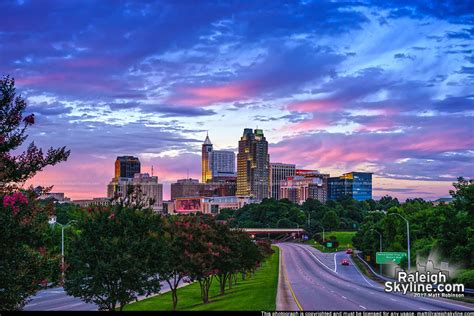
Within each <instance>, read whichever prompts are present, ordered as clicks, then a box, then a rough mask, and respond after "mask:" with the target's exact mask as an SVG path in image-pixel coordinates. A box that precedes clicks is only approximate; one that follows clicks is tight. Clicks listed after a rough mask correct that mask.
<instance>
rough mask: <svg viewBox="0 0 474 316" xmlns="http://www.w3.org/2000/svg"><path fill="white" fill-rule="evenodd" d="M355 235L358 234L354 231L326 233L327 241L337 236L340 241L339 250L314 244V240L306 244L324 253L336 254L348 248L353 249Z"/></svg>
mask: <svg viewBox="0 0 474 316" xmlns="http://www.w3.org/2000/svg"><path fill="white" fill-rule="evenodd" d="M355 234H356V232H354V231H352V232H339V231H334V232H325V234H324V237H325V238H326V239H329V236H336V238H337V240H338V241H339V247H338V248H326V247H324V246H323V245H321V244H320V243H314V240H313V239H310V240H308V241H306V243H307V244H308V245H311V246H313V247H314V248H316V249H318V250H320V251H322V252H336V251H340V250H344V249H347V248H352V237H354V235H355Z"/></svg>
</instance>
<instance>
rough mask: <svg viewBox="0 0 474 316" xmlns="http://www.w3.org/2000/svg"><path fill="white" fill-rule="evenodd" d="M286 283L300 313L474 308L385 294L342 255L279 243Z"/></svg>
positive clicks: (434, 300)
mask: <svg viewBox="0 0 474 316" xmlns="http://www.w3.org/2000/svg"><path fill="white" fill-rule="evenodd" d="M278 246H279V247H280V249H281V250H282V254H281V256H282V257H283V260H284V262H285V269H286V274H287V279H288V282H289V283H290V285H291V289H292V291H293V292H294V297H295V298H296V301H297V304H299V306H300V308H301V309H302V310H322V311H331V310H337V311H344V310H360V311H364V310H383V311H388V310H397V311H437V310H464V311H474V304H467V303H457V302H452V303H451V302H446V300H438V299H433V298H424V297H413V296H412V295H403V294H392V293H387V292H384V290H383V286H382V285H380V284H378V283H376V282H373V281H371V280H370V279H368V278H366V277H365V276H364V275H363V274H362V273H361V272H359V270H358V269H357V268H356V266H355V265H354V263H353V262H352V261H350V265H349V266H342V265H341V260H342V259H343V258H348V259H349V260H351V259H350V256H349V255H346V254H345V252H338V253H322V252H320V251H318V250H316V249H314V248H313V247H311V246H309V245H303V244H294V243H280V244H278Z"/></svg>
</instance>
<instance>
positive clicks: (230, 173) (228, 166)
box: [211, 150, 237, 179]
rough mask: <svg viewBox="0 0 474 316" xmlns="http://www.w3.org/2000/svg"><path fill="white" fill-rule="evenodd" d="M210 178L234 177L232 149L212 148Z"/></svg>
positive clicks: (233, 154)
mask: <svg viewBox="0 0 474 316" xmlns="http://www.w3.org/2000/svg"><path fill="white" fill-rule="evenodd" d="M211 170H212V178H213V179H215V178H220V177H236V176H237V174H236V173H235V153H234V152H233V151H225V150H213V151H212V153H211Z"/></svg>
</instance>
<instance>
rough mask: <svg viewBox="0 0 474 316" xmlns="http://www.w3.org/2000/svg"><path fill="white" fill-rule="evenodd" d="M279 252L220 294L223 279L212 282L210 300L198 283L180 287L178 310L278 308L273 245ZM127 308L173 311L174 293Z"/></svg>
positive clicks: (126, 307)
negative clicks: (206, 299)
mask: <svg viewBox="0 0 474 316" xmlns="http://www.w3.org/2000/svg"><path fill="white" fill-rule="evenodd" d="M272 248H273V250H274V251H275V253H274V254H273V255H272V256H271V257H270V258H268V259H267V260H265V261H264V262H263V263H262V266H261V267H260V268H259V269H258V270H257V272H256V273H255V275H254V276H253V277H250V278H247V279H246V280H245V281H242V279H241V276H240V275H239V281H238V283H237V285H233V286H232V289H228V288H226V291H225V294H224V295H223V296H221V295H219V282H218V281H217V279H214V280H213V281H212V285H211V289H210V291H209V303H208V304H206V305H204V304H202V301H201V290H200V288H199V284H198V283H193V284H190V285H188V286H185V287H182V288H180V289H178V310H180V311H182V310H184V311H230V310H238V311H255V310H258V311H260V310H266V311H274V310H275V308H276V293H277V287H278V260H279V250H278V247H274V246H273V247H272ZM124 310H126V311H171V310H172V301H171V292H167V293H164V294H161V295H158V296H155V297H151V298H148V299H145V300H142V301H139V302H136V303H132V304H129V305H127V306H125V308H124Z"/></svg>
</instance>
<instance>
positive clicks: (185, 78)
mask: <svg viewBox="0 0 474 316" xmlns="http://www.w3.org/2000/svg"><path fill="white" fill-rule="evenodd" d="M0 10H2V12H4V13H5V14H4V15H5V19H4V23H2V25H1V26H0V39H1V42H2V43H9V44H8V45H1V44H0V69H2V72H3V73H2V75H7V74H9V75H11V76H13V77H14V78H15V79H16V83H17V89H18V92H20V93H21V94H22V95H23V96H24V97H25V98H26V100H27V102H28V104H29V107H28V109H27V112H33V113H35V114H36V119H37V123H38V124H35V126H33V127H32V128H31V130H30V132H29V134H30V137H31V139H33V140H35V143H36V144H37V145H38V146H40V147H49V146H54V147H57V146H63V145H66V146H67V147H68V148H70V149H71V156H70V158H69V160H68V161H67V162H65V163H63V164H60V165H59V166H57V167H54V168H49V167H48V168H46V169H45V171H44V172H42V173H39V174H38V175H37V176H36V177H35V178H34V179H33V180H32V181H30V182H28V184H35V185H44V186H49V185H54V186H55V187H54V191H60V192H65V193H66V194H67V195H68V196H69V197H71V198H73V199H81V198H92V197H96V196H105V195H106V192H105V186H106V184H107V183H108V181H110V178H111V177H112V176H113V174H114V166H113V163H111V162H113V160H114V159H115V158H116V157H117V156H121V155H133V156H137V157H139V158H140V161H141V163H142V172H148V173H151V172H150V170H151V166H154V174H155V175H158V177H159V179H160V182H161V183H164V184H165V185H164V187H165V188H166V190H169V185H168V184H169V183H171V182H174V181H176V180H177V179H181V178H186V177H187V175H188V174H189V176H190V177H192V178H196V179H200V178H201V168H200V167H201V163H200V162H201V156H200V151H201V144H202V141H203V139H204V136H205V133H206V130H209V131H210V136H211V138H212V140H213V142H214V144H216V145H215V149H216V150H233V151H234V152H237V141H238V137H239V136H240V134H241V131H242V129H243V128H245V127H252V128H256V127H257V126H258V128H259V129H263V130H264V131H265V136H266V138H267V140H268V143H269V144H268V147H269V153H270V157H271V162H283V163H293V164H296V165H297V166H298V168H304V169H318V170H320V171H321V172H324V173H329V174H331V176H333V175H334V176H339V175H341V174H343V173H346V172H351V171H368V172H373V173H374V179H373V186H374V191H373V195H374V197H375V198H378V197H381V196H383V195H385V194H389V195H392V196H396V197H398V198H400V199H402V200H404V199H406V198H408V197H422V198H428V199H436V198H438V197H442V196H448V195H449V193H448V191H449V189H451V183H452V182H454V181H455V180H456V177H458V176H464V177H471V178H472V177H474V170H473V168H472V161H473V159H474V137H473V136H474V130H473V126H472V118H473V114H474V111H473V106H474V99H473V96H472V91H470V90H471V89H472V88H470V87H471V86H472V85H473V80H474V77H473V73H474V59H473V51H474V44H473V41H472V39H473V37H474V32H473V28H472V21H473V10H472V5H470V4H469V2H452V3H444V2H443V3H442V4H441V3H437V2H434V3H432V4H431V5H428V4H426V3H425V2H412V1H406V2H404V1H396V2H392V1H387V2H379V1H365V2H358V3H333V2H320V1H318V2H314V3H313V2H311V1H304V2H301V3H296V2H295V3H294V4H291V5H288V6H285V5H283V4H281V3H277V2H268V3H265V4H262V3H259V4H252V3H241V4H225V3H220V4H219V3H210V2H202V4H201V8H200V12H201V14H199V15H196V14H195V12H196V8H195V6H193V5H187V4H183V3H182V4H176V3H172V2H156V3H141V2H133V3H127V2H114V3H113V4H110V3H107V2H83V3H81V4H80V5H79V4H78V3H74V2H69V1H67V2H50V1H41V3H39V2H32V1H26V0H25V1H9V2H2V3H1V4H0ZM64 12H68V14H67V15H66V14H64ZM18 21H21V23H18ZM177 21H179V22H177ZM401 28H403V30H404V32H400V29H401ZM166 190H165V192H164V193H165V199H166V198H168V197H169V191H168V192H166Z"/></svg>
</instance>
